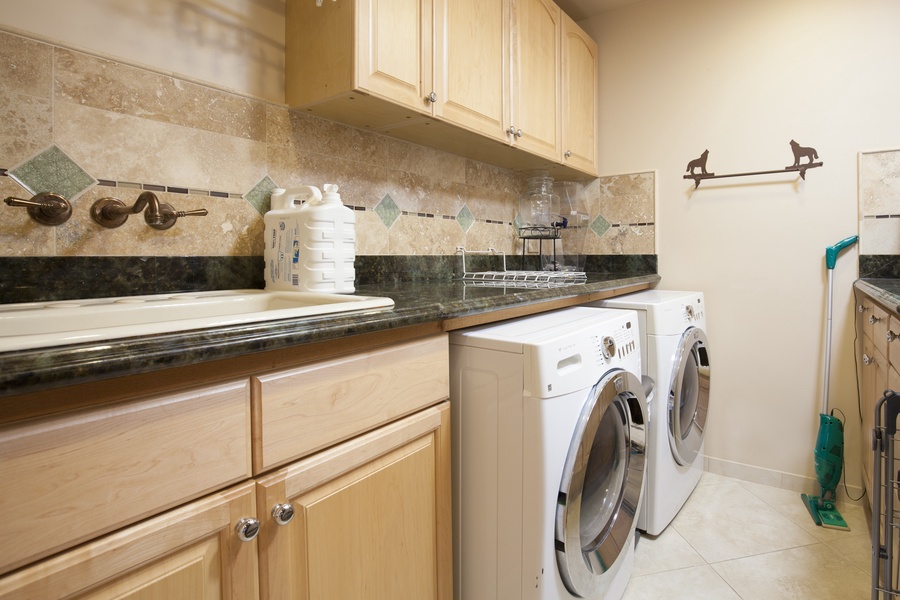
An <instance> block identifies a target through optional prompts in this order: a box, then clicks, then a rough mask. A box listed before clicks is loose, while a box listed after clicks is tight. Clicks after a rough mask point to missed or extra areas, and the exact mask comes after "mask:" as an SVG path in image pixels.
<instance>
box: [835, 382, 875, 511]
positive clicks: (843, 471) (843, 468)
mask: <svg viewBox="0 0 900 600" xmlns="http://www.w3.org/2000/svg"><path fill="white" fill-rule="evenodd" d="M858 395H859V393H858V392H857V396H858ZM835 411H837V412H839V413H841V417H842V418H843V420H841V429H844V424H845V423H846V422H847V415H845V414H844V413H843V411H841V409H839V408H832V409H831V416H834V413H835ZM861 415H862V413H860V419H861V418H862V416H861ZM839 420H840V419H839ZM841 479H842V480H843V482H844V494H845V495H846V496H847V498H849V499H850V500H852V501H853V502H858V501H860V500H862V499H863V496H865V495H866V486H862V494H860V495H859V498H854V497H853V496H851V495H850V490H849V489H847V469H846V466H845V463H844V449H843V448H841Z"/></svg>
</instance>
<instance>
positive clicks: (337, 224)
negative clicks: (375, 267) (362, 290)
mask: <svg viewBox="0 0 900 600" xmlns="http://www.w3.org/2000/svg"><path fill="white" fill-rule="evenodd" d="M323 189H324V190H325V194H324V196H322V197H321V198H316V199H310V200H309V201H307V202H306V203H304V204H303V206H302V207H301V208H300V214H299V216H300V269H299V275H300V281H299V289H301V290H304V291H308V292H332V293H339V294H352V293H353V292H354V290H355V289H356V288H355V287H354V282H355V279H356V270H355V268H354V261H355V259H356V230H355V226H356V214H355V213H354V212H353V210H352V209H350V208H348V207H346V206H344V205H343V204H342V203H341V196H340V195H339V194H338V193H337V191H338V186H336V185H334V184H333V183H326V184H325V185H324V186H323Z"/></svg>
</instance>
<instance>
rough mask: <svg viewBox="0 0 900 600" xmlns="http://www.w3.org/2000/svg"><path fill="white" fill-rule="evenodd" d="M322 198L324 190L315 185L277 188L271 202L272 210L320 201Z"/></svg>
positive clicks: (273, 192) (273, 191)
mask: <svg viewBox="0 0 900 600" xmlns="http://www.w3.org/2000/svg"><path fill="white" fill-rule="evenodd" d="M321 199H322V192H321V191H319V188H317V187H316V186H314V185H300V186H297V187H292V188H288V189H286V190H285V189H281V188H276V189H274V190H272V195H271V197H270V200H269V203H270V204H271V206H272V210H284V209H287V208H295V207H297V205H299V204H303V203H304V202H309V201H310V200H314V201H316V202H318V201H319V200H321Z"/></svg>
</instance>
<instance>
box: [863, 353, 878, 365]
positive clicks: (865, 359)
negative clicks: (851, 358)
mask: <svg viewBox="0 0 900 600" xmlns="http://www.w3.org/2000/svg"><path fill="white" fill-rule="evenodd" d="M862 361H863V364H864V365H866V366H868V365H871V364H872V363H873V362H875V361H874V360H873V359H872V358H871V357H870V356H869V355H868V354H866V353H865V352H864V353H863V355H862Z"/></svg>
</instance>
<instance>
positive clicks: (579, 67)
mask: <svg viewBox="0 0 900 600" xmlns="http://www.w3.org/2000/svg"><path fill="white" fill-rule="evenodd" d="M597 60H598V56H597V43H596V42H595V41H594V40H592V39H591V38H590V37H588V35H587V34H586V33H585V32H584V31H583V30H582V29H581V28H580V27H578V25H576V24H575V21H573V20H572V19H571V18H570V17H569V16H568V15H565V14H564V15H563V86H562V109H563V144H562V150H563V162H564V163H565V164H567V165H569V166H571V167H574V168H576V169H578V170H580V171H583V172H585V173H588V174H591V175H596V174H597V170H598V169H597V139H596V137H595V133H596V131H597V94H598V83H597V78H598V71H597V68H598V66H597Z"/></svg>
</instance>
